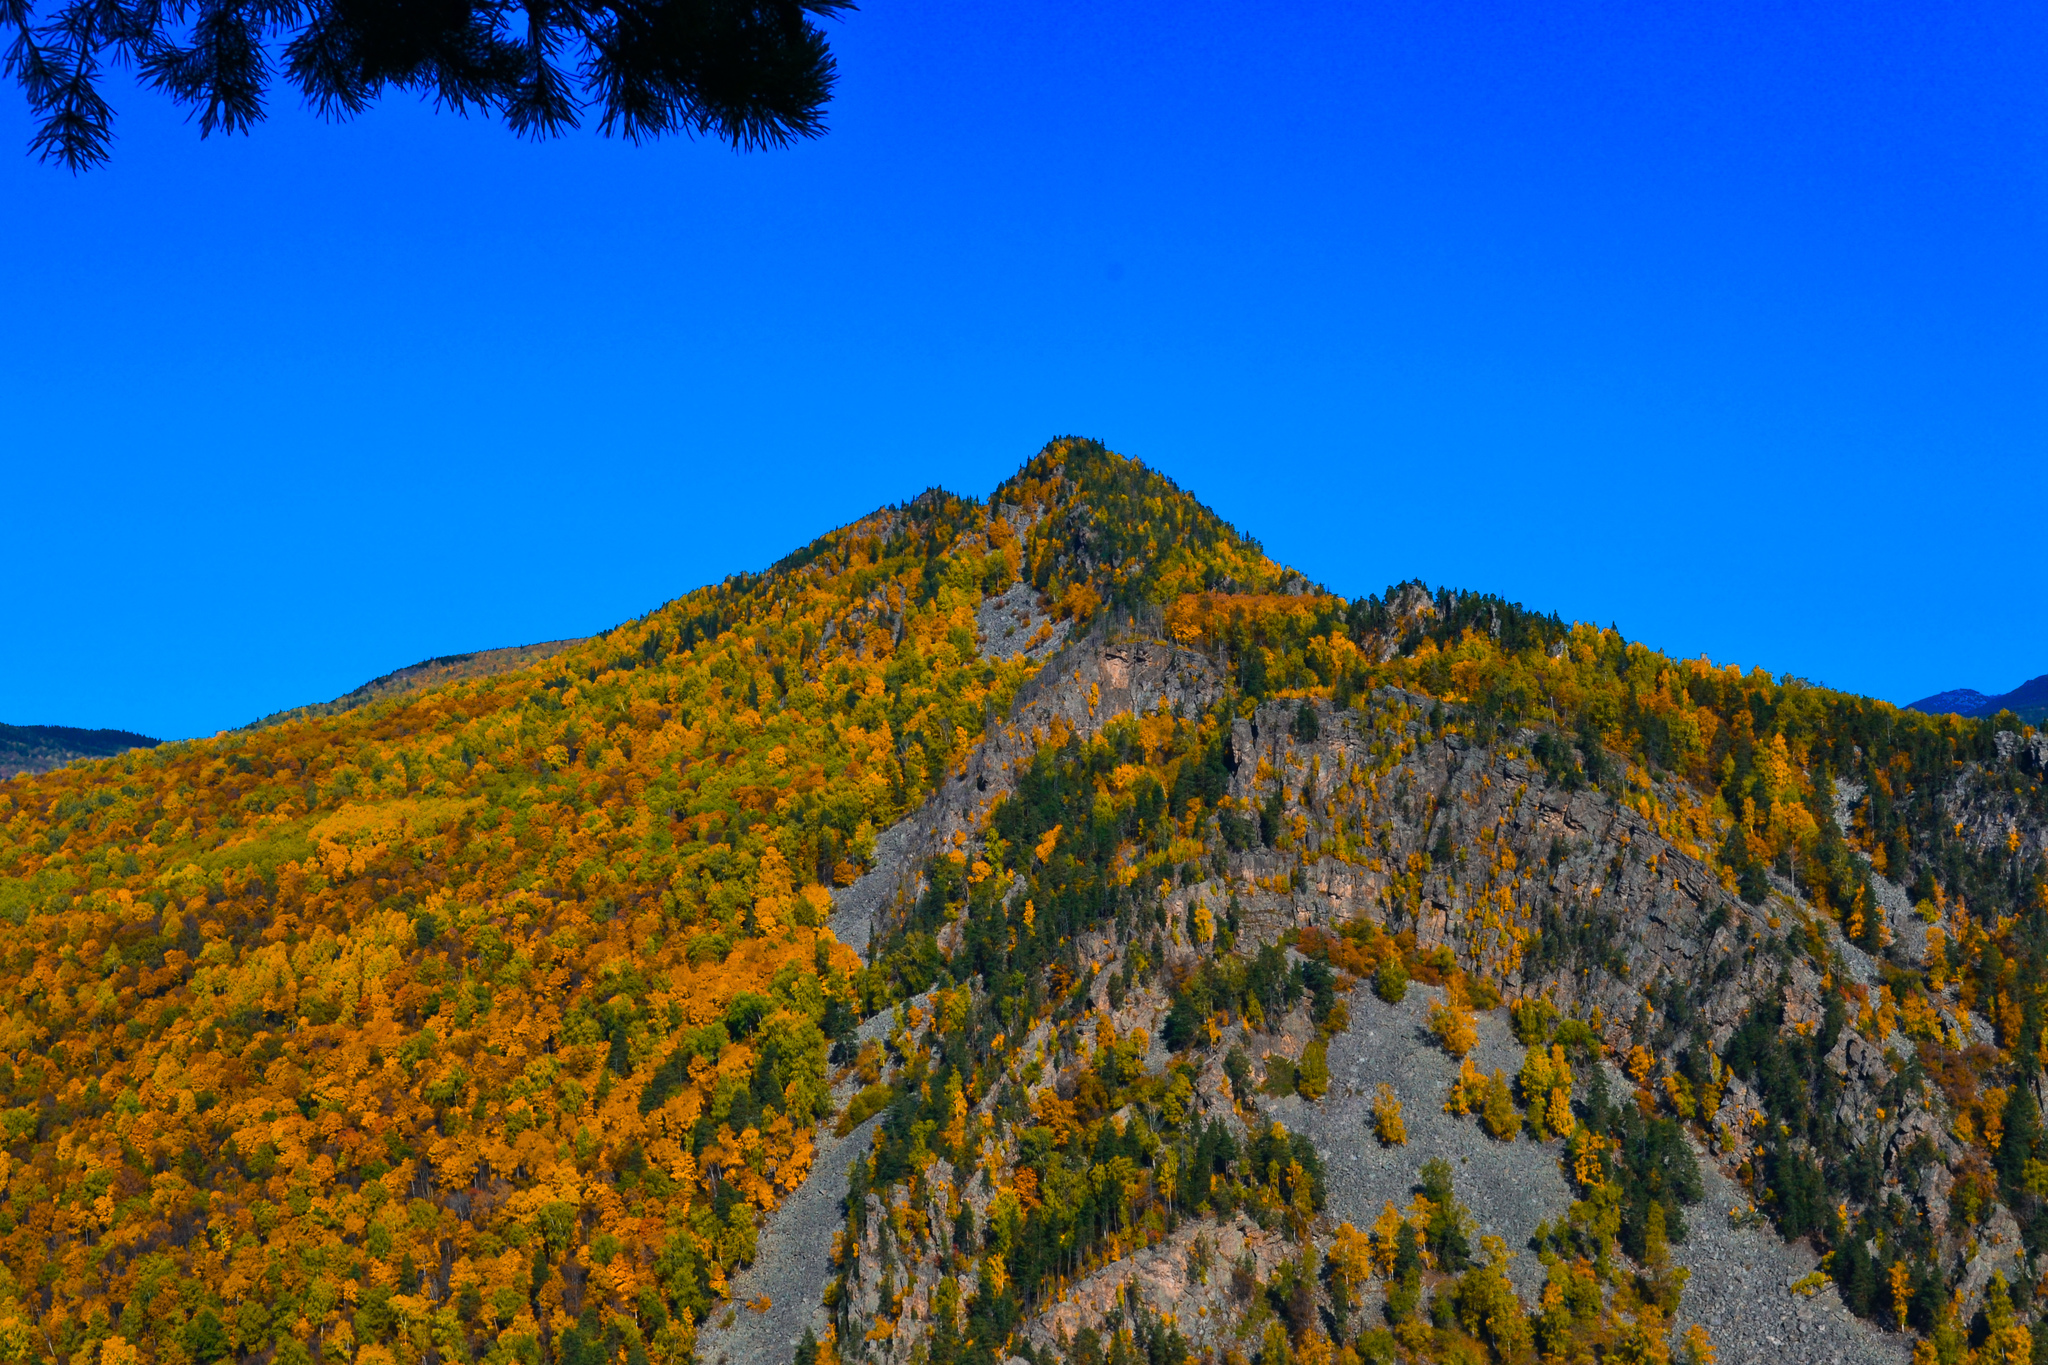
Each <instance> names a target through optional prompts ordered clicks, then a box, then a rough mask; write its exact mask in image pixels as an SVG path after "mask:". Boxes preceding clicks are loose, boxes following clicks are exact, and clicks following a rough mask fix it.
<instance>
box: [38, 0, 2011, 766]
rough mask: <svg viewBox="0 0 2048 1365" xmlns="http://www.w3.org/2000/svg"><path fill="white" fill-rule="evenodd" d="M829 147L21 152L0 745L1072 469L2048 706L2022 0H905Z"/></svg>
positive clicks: (1821, 673) (775, 552) (1817, 656)
mask: <svg viewBox="0 0 2048 1365" xmlns="http://www.w3.org/2000/svg"><path fill="white" fill-rule="evenodd" d="M831 32H832V34H833V41H834V44H835V48H836V51H837V52H838V55H839V60H840V66H841V71H842V82H841V86H840V92H839V95H838V98H837V100H836V101H835V103H834V106H833V109H832V113H831V120H832V129H833V130H832V132H831V134H830V135H829V136H828V137H826V138H824V139H822V140H820V141H817V142H815V143H810V144H807V145H805V146H802V147H800V148H796V149H794V150H790V151H784V152H774V153H762V154H755V155H750V156H740V155H736V154H734V153H733V152H731V151H729V150H726V149H724V148H722V147H720V146H718V145H715V144H708V143H691V142H688V141H672V142H667V143H663V144H658V145H652V146H648V147H642V148H638V149H635V148H633V147H631V146H629V145H626V144H622V143H618V142H613V141H607V140H605V139H602V138H600V137H598V136H596V135H595V134H583V135H578V136H572V137H570V138H568V139H566V140H563V141H559V142H555V143H550V144H544V145H540V146H535V145H531V144H527V143H522V142H519V141H517V140H515V139H513V138H512V137H510V136H509V135H508V134H506V133H505V132H504V131H503V130H502V129H501V128H499V127H498V126H496V125H494V124H491V123H488V122H485V121H482V120H468V121H465V120H463V119H460V118H456V117H451V116H445V115H435V114H433V113H432V112H431V111H429V110H427V109H425V108H424V107H422V106H420V105H419V104H417V103H415V102H413V101H412V100H411V99H409V98H399V99H394V100H390V101H387V102H386V103H385V104H384V105H383V106H382V107H381V108H379V109H377V110H375V111H374V112H373V113H371V114H369V115H367V116H365V117H364V118H361V119H359V120H357V121H356V122H354V123H352V124H348V125H342V126H333V125H328V124H324V123H321V122H319V121H317V120H315V119H313V118H311V117H310V116H308V115H306V114H305V113H303V112H301V111H300V110H299V109H298V108H297V107H296V104H295V101H293V100H292V99H290V98H288V97H286V96H282V95H280V96H277V97H274V99H273V113H272V117H271V118H270V120H269V122H268V123H267V124H265V125H263V126H261V127H259V129H258V130H257V132H256V133H255V135H254V136H252V137H248V138H235V139H229V140H223V139H220V138H215V139H213V140H211V141H205V142H202V141H200V140H199V139H198V137H197V134H196V132H195V131H194V130H193V129H192V128H191V127H190V126H189V125H187V124H186V123H185V121H184V118H183V115H182V114H181V113H179V112H177V111H176V110H173V109H171V108H169V107H168V106H167V105H166V104H165V103H164V102H163V101H162V100H161V99H159V98H158V97H156V96H153V95H149V94H145V93H141V92H136V91H132V90H128V91H122V92H120V93H119V94H118V97H117V104H118V105H119V107H120V122H119V124H118V130H119V141H118V144H117V146H116V150H115V159H114V162H113V164H112V165H111V166H109V167H108V168H106V169H103V170H100V171H96V172H93V173H91V174H88V175H85V176H82V177H78V178H74V177H72V176H71V175H69V174H67V173H64V172H62V171H58V170H54V169H51V168H49V167H45V166H42V165H40V164H38V163H36V162H33V161H30V160H28V159H27V158H26V157H24V156H21V155H19V154H18V153H17V152H11V151H5V150H4V149H8V148H17V149H18V148H21V147H22V146H23V145H24V144H25V142H26V140H27V136H28V121H27V116H26V114H25V112H24V111H23V109H22V105H21V100H20V97H19V94H18V92H17V91H15V90H14V89H12V88H11V87H8V88H6V89H4V90H0V202H4V203H5V204H6V205H7V211H6V212H5V213H4V214H0V246H4V248H5V250H6V254H7V259H8V260H9V262H10V265H9V267H8V268H7V269H6V270H5V271H0V315H4V316H5V317H6V318H7V319H8V320H9V323H10V325H8V326H7V327H5V328H4V329H0V402H4V405H5V411H6V414H7V416H6V420H5V423H4V426H0V465H4V472H5V475H6V479H5V484H4V485H0V486H4V487H6V488H7V489H8V490H9V494H10V497H9V502H10V503H11V507H10V513H11V514H10V515H8V516H7V517H6V518H5V525H6V528H7V533H8V537H9V541H10V547H11V549H12V554H11V556H10V563H9V567H8V574H7V584H8V586H7V590H6V591H5V592H4V593H0V720H6V721H9V722H13V723H17V724H19V723H62V724H75V725H93V726H119V727H123V728H130V729H137V730H141V731H144V732H147V733H152V734H157V735H160V736H165V737H176V736H184V735H191V734H203V733H210V732H212V731H213V730H216V729H219V728H222V727H225V726H230V725H236V724H240V723H242V722H245V721H247V720H250V719H253V718H254V717H256V716H258V715H261V714H264V713H266V712H269V711H271V710H275V709H277V708H279V707H282V706H286V705H292V704H297V703H300V702H306V701H313V700H320V699H324V698H327V697H332V696H334V695H337V694H338V693H341V692H343V691H346V690H347V689H349V688H350V687H353V686H355V685H356V684H358V683H360V682H362V681H364V680H366V679H368V678H370V677H372V676H374V675H376V674H379V673H383V672H385V671H388V670H389V669H391V668H394V667H398V666H401V665H404V664H406V663H410V662H413V661H415V660H418V659H421V658H424V657H427V656H430V655H436V654H443V653H449V652H453V651H458V650H466V649H476V648H485V647H489V646H493V645H502V644H516V643H522V642H526V641H533V640H544V639H550V638H557V637H561V636H567V635H580V634H586V633H588V632H591V631H593V630H597V629H601V628H603V627H605V626H608V625H611V624H614V623H616V622H618V621H620V620H622V619H625V618H627V617H630V616H633V615H637V614H638V613H640V612H642V611H644V610H646V609H648V608H649V607H652V606H654V605H656V604H658V603H660V602H662V601H665V600H667V599H669V598H671V597H674V596H676V595H678V594H679V593H681V592H684V591H686V590H688V589H689V588H691V587H694V586H696V585H698V584H701V583H704V582H706V581H710V580H714V579H717V578H719V577H722V576H723V575H725V574H726V573H728V572H732V571H734V570H739V569H746V568H759V567H762V566H764V565H765V564H767V563H768V562H770V561H772V560H773V559H775V558H776V557H778V556H779V555H781V554H782V553H783V552H785V551H787V550H788V549H790V548H792V547H793V546H795V545H797V544H799V543H801V542H802V541H804V540H806V539H808V538H809V537H810V536H812V535H814V534H816V533H817V532H819V531H822V530H824V529H827V528H829V527H831V526H833V525H836V524H839V523H841V522H844V521H846V520H849V519H851V518H853V517H855V516H858V515H860V514H861V513H862V512H864V511H866V510H868V509H870V508H872V507H873V506H875V505H877V504H880V503H883V502H887V501H895V500H900V499H902V498H905V497H908V496H911V495H913V494H915V493H916V492H917V491H919V490H920V489H922V488H924V487H926V486H928V485H931V484H942V485H944V486H946V487H949V488H952V489H954V490H956V491H959V492H965V493H975V494H980V493H985V492H986V491H988V490H989V489H990V488H991V487H992V486H993V485H994V484H995V483H996V482H997V481H999V480H1000V479H1001V478H1003V477H1004V476H1005V475H1007V474H1008V473H1010V472H1011V471H1012V470H1014V469H1015V468H1016V466H1017V465H1018V464H1020V463H1021V462H1022V461H1023V460H1024V459H1026V458H1027V457H1029V456H1030V455H1031V454H1032V453H1033V452H1034V451H1035V450H1036V449H1037V448H1038V447H1039V446H1040V445H1041V444H1042V443H1043V442H1044V441H1045V440H1046V439H1048V438H1050V437H1052V436H1055V435H1059V434H1065V433H1078V434H1083V435H1090V436H1095V437H1098V438H1100V439H1101V440H1103V441H1105V442H1106V443H1108V444H1109V445H1110V446H1112V447H1113V448H1115V449H1118V450H1121V451H1123V452H1124V453H1126V454H1130V455H1135V456H1138V457H1140V458H1142V459H1144V460H1146V461H1148V462H1150V463H1152V464H1154V465H1156V466H1157V467H1159V468H1161V469H1163V470H1165V471H1167V472H1168V473H1170V474H1172V475H1173V476H1174V477H1175V478H1176V479H1178V480H1179V481H1180V482H1181V483H1182V485H1183V486H1184V487H1187V488H1189V489H1190V490H1192V491H1194V492H1195V493H1196V494H1197V495H1199V496H1200V497H1202V498H1203V499H1204V500H1205V501H1207V502H1209V503H1210V504H1211V505H1212V506H1214V507H1216V508H1217V509H1218V510H1219V511H1220V512H1222V513H1223V514H1224V515H1225V516H1226V517H1228V518H1230V519H1231V520H1232V521H1233V522H1235V523H1236V524H1237V525H1238V526H1239V527H1241V528H1242V529H1244V530H1246V531H1249V532H1251V533H1252V534H1254V535H1257V536H1258V537H1259V538H1260V539H1261V540H1262V541H1263V542H1264V544H1265V546H1266V548H1267V549H1268V551H1269V552H1270V553H1272V554H1273V555H1274V556H1275V557H1276V558H1279V559H1281V560H1283V561H1285V562H1288V563H1292V564H1295V565H1297V566H1298V567H1300V568H1302V569H1303V570H1304V571H1306V572H1307V573H1309V574H1310V575H1311V576H1312V577H1314V578H1316V579H1318V580H1319V581H1321V582H1323V583H1324V584H1326V585H1327V586H1329V587H1330V588H1332V589H1334V590H1336V591H1340V592H1344V593H1347V594H1353V595H1355V594H1362V593H1365V592H1372V591H1378V590H1380V589H1382V588H1383V587H1385V586H1386V585H1387V584H1388V583H1390V582H1393V581H1396V580H1400V579H1404V578H1408V577H1413V576H1420V577H1422V578H1424V579H1426V580H1428V581H1430V582H1431V583H1448V584H1453V585H1458V586H1464V587H1472V588H1480V589H1485V590H1490V591H1495V592H1500V593H1502V594H1505V595H1507V596H1509V597H1513V598H1516V599H1519V600H1522V601H1524V602H1527V603H1529V604H1531V605H1534V606H1539V607H1542V608H1545V609H1553V608H1554V609H1556V610H1558V611H1560V612H1562V613H1564V614H1565V615H1567V616H1569V617H1577V618H1580V619H1593V620H1598V621H1599V622H1601V623H1603V624H1605V623H1608V622H1614V623H1616V624H1619V625H1620V626H1621V628H1622V629H1623V631H1624V632H1625V633H1626V634H1628V635H1629V636H1630V637H1631V638H1635V639H1641V640H1644V641H1646V642H1648V643H1650V644H1652V645H1655V646H1658V647H1660V648H1664V649H1667V650H1671V651H1674V652H1678V653H1682V654H1687V655H1697V654H1701V653H1705V654H1707V655H1709V656H1711V657H1713V658H1714V659H1716V660H1719V661H1732V662H1736V663H1739V664H1742V665H1744V666H1745V667H1747V666H1752V665H1758V664H1761V665H1764V666H1766V667H1769V668H1771V669H1773V670H1776V671H1790V672H1795V673H1799V674H1802V675H1804V676H1808V677H1813V678H1817V679H1820V680H1823V681H1826V682H1828V683H1830V684H1833V685H1835V686H1840V687H1846V688H1851V689H1854V690H1857V691H1862V692H1868V693H1871V694H1874V695H1878V696H1883V697H1888V698H1890V699H1892V700H1895V701H1907V700H1911V699H1913V698H1914V697H1917V696H1920V695H1923V694H1925V693H1928V692H1932V691H1935V690H1937V689H1941V688H1947V687H1956V686H1974V687H1977V688H1980V689H1982V690H1985V691H1994V690H2003V689H2005V688H2008V687H2011V686H2013V685H2015V684H2017V683H2018V682H2020V681H2021V680H2023V679H2025V678H2028V677H2031V676H2033V675H2035V674H2038V673H2042V672H2048V568H2044V564H2048V559H2044V556H2043V554H2042V543H2043V540H2044V535H2043V531H2042V518H2041V511H2040V508H2041V506H2042V494H2043V491H2044V489H2043V483H2044V479H2043V475H2044V471H2048V321H2044V320H2048V250H2044V247H2048V79H2044V73H2048V10H2044V9H2043V8H2042V7H2041V6H2040V5H2038V4H2020V3H2010V4H2005V3H1952V4H1933V5H1930V4H1926V3H1920V4H1913V5H1906V4H1865V5H1849V4H1834V5H1820V4H1810V3H1796V2H1793V3H1787V2H1786V0H1777V2H1776V3H1771V4H1760V3H1744V2H1743V0H1735V3H1727V2H1725V0H1718V2H1717V3H1713V4H1708V3H1690V2H1684V3H1669V4H1662V5H1656V6H1642V5H1625V4H1620V3H1582V2H1581V0H1560V2H1559V3H1552V4H1546V5H1542V6H1530V5H1525V4H1509V3H1506V0H1501V2H1500V3H1471V2H1470V0H1447V2H1446V0H1437V2H1436V3H1429V4H1424V3H1419V2H1418V3H1398V4H1397V3H1365V4H1358V3H1343V4H1338V3H1331V4H1323V3H1314V2H1312V0H1305V2H1304V3H1301V4H1297V5H1290V6H1244V5H1223V4H1210V3H1183V4H1178V5H1174V6H1170V7H1169V6H1166V5H1154V4H1103V3H1089V4H1081V3H1047V4H1039V5H1028V6H1016V5H995V4H987V3H979V0H968V2H963V3H956V4H948V5H930V4H916V5H905V4H900V3H890V2H889V0H876V2H875V3H873V4H871V5H870V6H869V7H868V8H865V9H863V10H861V11H859V12H857V13H855V14H852V15H850V16H848V17H847V18H846V19H845V20H843V21H840V22H835V23H833V24H832V25H831Z"/></svg>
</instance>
